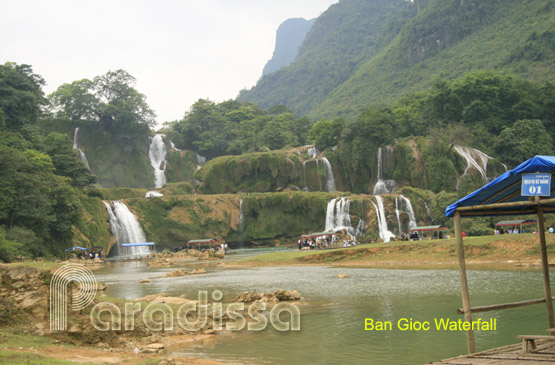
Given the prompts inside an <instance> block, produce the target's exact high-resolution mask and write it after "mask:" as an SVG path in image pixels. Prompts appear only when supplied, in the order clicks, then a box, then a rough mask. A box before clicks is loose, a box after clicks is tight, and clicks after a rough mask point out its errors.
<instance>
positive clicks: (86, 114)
mask: <svg viewBox="0 0 555 365" xmlns="http://www.w3.org/2000/svg"><path fill="white" fill-rule="evenodd" d="M135 82H136V80H135V78H134V77H133V76H131V75H130V74H129V73H127V72H126V71H124V70H116V71H108V72H107V73H106V74H105V75H102V76H97V77H95V78H94V79H93V81H90V80H88V79H83V80H79V81H74V82H72V83H71V84H63V85H61V86H60V87H58V89H57V90H56V91H55V92H53V93H52V94H50V95H49V100H50V104H51V111H52V112H53V113H54V115H55V117H56V118H59V119H70V120H72V121H78V120H89V121H97V122H99V123H100V124H102V126H103V127H104V128H105V129H106V130H108V131H111V132H121V131H125V130H129V129H132V128H133V127H134V126H136V125H146V126H149V127H152V126H154V125H155V123H156V122H155V120H154V118H155V117H156V114H155V113H154V111H153V110H152V109H150V107H149V106H148V104H147V102H146V97H145V95H143V94H141V93H139V92H138V91H137V90H135V88H134V86H135Z"/></svg>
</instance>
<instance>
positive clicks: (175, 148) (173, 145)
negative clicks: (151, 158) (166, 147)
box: [170, 140, 181, 151]
mask: <svg viewBox="0 0 555 365" xmlns="http://www.w3.org/2000/svg"><path fill="white" fill-rule="evenodd" d="M170 148H171V149H172V150H176V151H181V150H180V149H179V148H177V147H175V144H174V143H173V142H172V141H171V140H170Z"/></svg>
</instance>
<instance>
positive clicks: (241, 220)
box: [239, 199, 244, 235]
mask: <svg viewBox="0 0 555 365" xmlns="http://www.w3.org/2000/svg"><path fill="white" fill-rule="evenodd" d="M243 224H244V223H243V199H241V200H240V201H239V232H241V235H242V234H243V228H244V227H243Z"/></svg>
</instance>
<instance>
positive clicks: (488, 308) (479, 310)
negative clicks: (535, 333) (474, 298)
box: [457, 297, 555, 328]
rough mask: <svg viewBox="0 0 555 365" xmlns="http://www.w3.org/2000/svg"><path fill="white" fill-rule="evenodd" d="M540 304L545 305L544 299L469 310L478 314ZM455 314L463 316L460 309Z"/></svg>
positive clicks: (484, 306)
mask: <svg viewBox="0 0 555 365" xmlns="http://www.w3.org/2000/svg"><path fill="white" fill-rule="evenodd" d="M551 299H552V300H555V297H551ZM540 303H545V298H542V299H531V300H523V301H521V302H513V303H504V304H493V305H483V306H480V307H472V308H470V313H480V312H489V311H494V310H499V309H509V308H518V307H524V306H527V305H533V304H540ZM457 314H464V309H462V308H459V309H457ZM550 328H551V327H550Z"/></svg>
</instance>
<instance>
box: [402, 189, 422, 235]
mask: <svg viewBox="0 0 555 365" xmlns="http://www.w3.org/2000/svg"><path fill="white" fill-rule="evenodd" d="M399 197H400V198H401V199H403V201H404V202H405V211H406V212H407V214H408V215H409V229H411V228H414V227H416V226H417V225H418V224H417V223H416V215H415V214H414V209H412V203H411V202H410V200H409V199H408V198H407V197H405V196H403V195H399Z"/></svg>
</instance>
